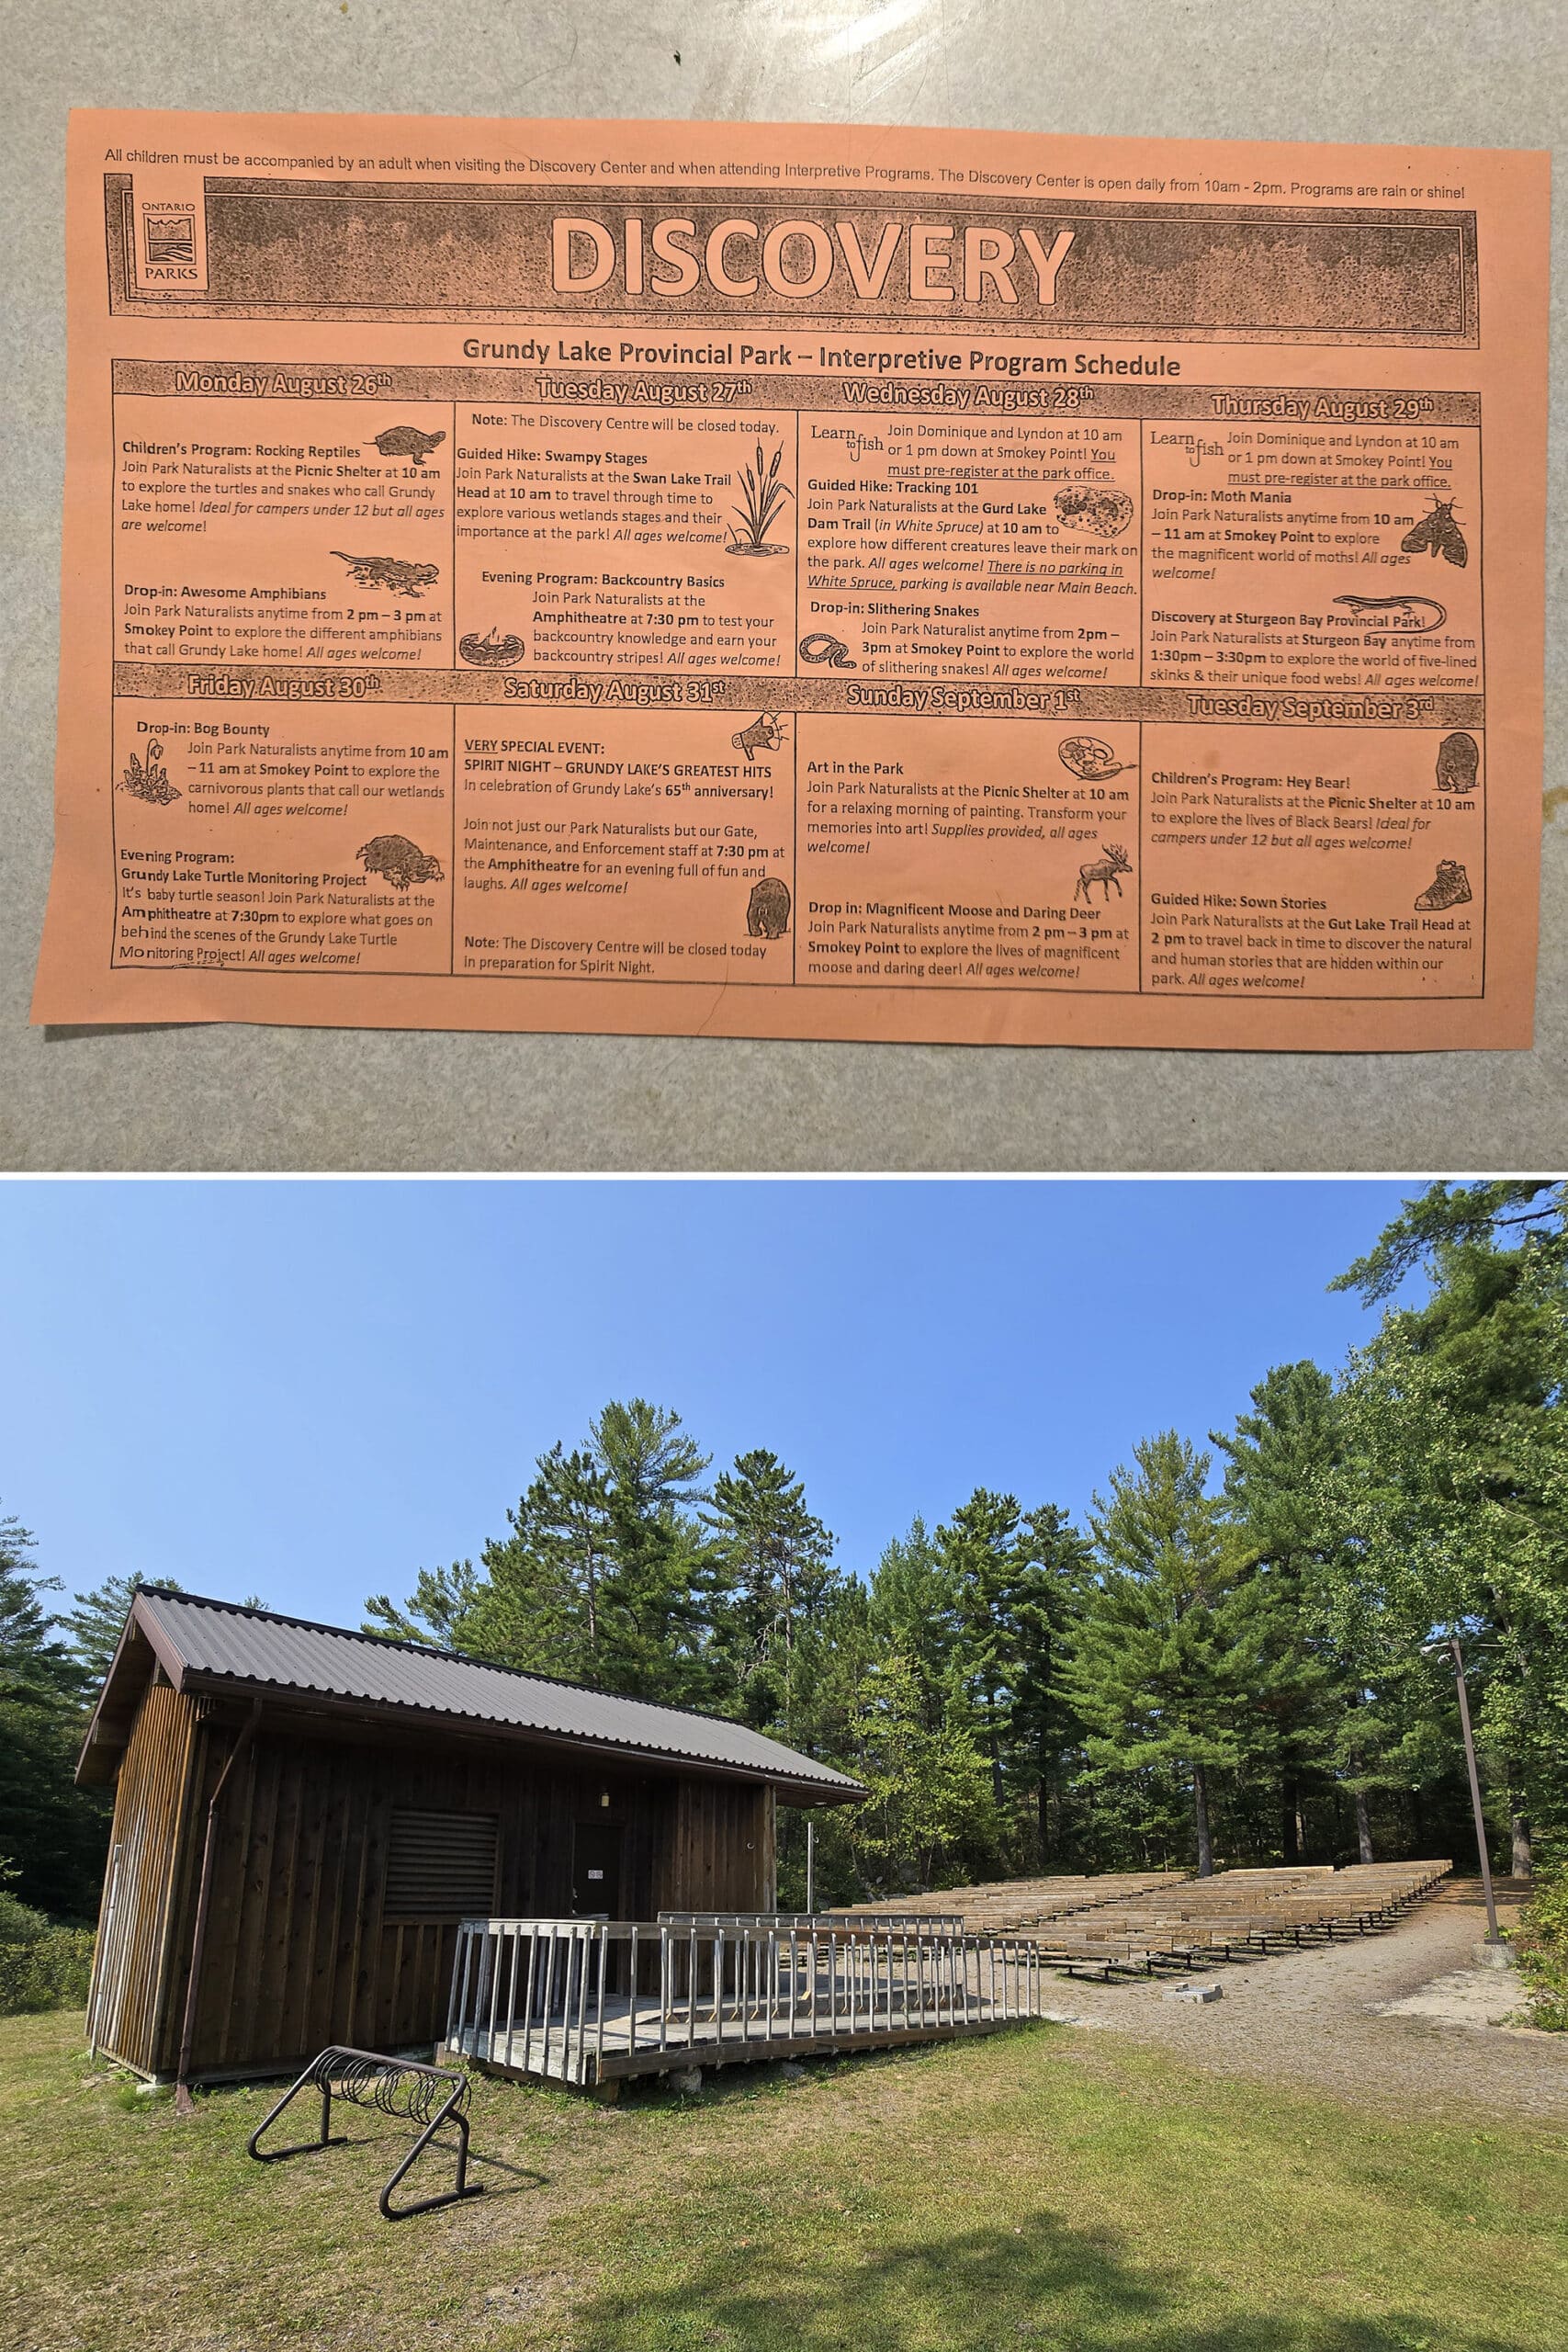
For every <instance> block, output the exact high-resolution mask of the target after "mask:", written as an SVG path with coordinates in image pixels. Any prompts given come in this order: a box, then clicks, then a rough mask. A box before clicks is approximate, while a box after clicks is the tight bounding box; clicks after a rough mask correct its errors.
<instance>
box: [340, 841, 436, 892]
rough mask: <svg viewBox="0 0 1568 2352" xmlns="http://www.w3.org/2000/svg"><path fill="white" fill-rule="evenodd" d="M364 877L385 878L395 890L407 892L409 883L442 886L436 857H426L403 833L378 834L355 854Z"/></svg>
mask: <svg viewBox="0 0 1568 2352" xmlns="http://www.w3.org/2000/svg"><path fill="white" fill-rule="evenodd" d="M355 854H356V855H357V857H358V859H359V862H360V864H361V865H363V866H364V868H365V871H366V873H367V874H380V875H384V876H386V878H387V880H388V881H389V883H390V884H391V886H392V888H393V889H394V890H406V889H407V888H408V887H409V884H410V883H411V882H444V881H445V880H446V876H445V874H443V872H442V870H441V860H440V859H439V858H438V857H426V855H425V854H424V852H423V850H422V849H420V848H419V847H418V846H417V845H416V844H415V843H414V842H411V841H410V840H409V839H408V837H407V835H406V834H403V833H378V834H377V836H376V838H375V840H374V841H373V842H366V843H365V845H364V847H363V848H362V849H360V850H358V851H356V853H355Z"/></svg>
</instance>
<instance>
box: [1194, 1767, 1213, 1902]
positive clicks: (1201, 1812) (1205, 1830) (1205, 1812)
mask: <svg viewBox="0 0 1568 2352" xmlns="http://www.w3.org/2000/svg"><path fill="white" fill-rule="evenodd" d="M1192 1818H1193V1821H1194V1823H1195V1824H1196V1826H1197V1830H1198V1875H1199V1877H1200V1878H1213V1875H1214V1848H1213V1839H1212V1838H1210V1836H1209V1783H1208V1781H1207V1780H1206V1779H1205V1777H1204V1773H1203V1767H1202V1766H1201V1764H1194V1765H1193V1767H1192Z"/></svg>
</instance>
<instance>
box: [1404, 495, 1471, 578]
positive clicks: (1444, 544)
mask: <svg viewBox="0 0 1568 2352" xmlns="http://www.w3.org/2000/svg"><path fill="white" fill-rule="evenodd" d="M1399 544H1400V546H1401V547H1402V548H1404V552H1405V554H1406V555H1429V556H1431V557H1433V558H1434V559H1436V558H1437V557H1438V556H1441V557H1442V558H1443V560H1444V561H1445V562H1446V563H1457V564H1458V565H1459V567H1460V569H1461V571H1462V570H1463V569H1464V567H1465V565H1466V564H1467V563H1468V562H1469V561H1470V549H1469V548H1467V547H1466V545H1465V543H1464V533H1463V532H1462V531H1461V529H1460V526H1459V525H1458V524H1457V523H1456V522H1455V521H1454V502H1453V500H1452V499H1451V498H1438V497H1437V496H1436V495H1435V494H1434V496H1433V499H1432V511H1431V513H1430V514H1429V515H1422V517H1421V520H1420V521H1419V522H1418V523H1417V524H1416V527H1415V529H1414V530H1411V531H1406V532H1405V534H1404V537H1403V538H1402V539H1401V540H1400V542H1399Z"/></svg>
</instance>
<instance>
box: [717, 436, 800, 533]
mask: <svg viewBox="0 0 1568 2352" xmlns="http://www.w3.org/2000/svg"><path fill="white" fill-rule="evenodd" d="M783 457H784V443H783V442H782V441H781V442H780V443H779V446H778V447H777V448H776V449H775V450H774V451H773V463H772V464H771V465H768V466H764V463H763V458H762V445H761V442H760V441H759V442H758V444H757V462H756V464H755V465H754V466H742V467H740V469H739V471H738V472H737V474H736V477H735V479H736V481H738V482H739V485H740V495H741V498H742V499H743V500H744V502H745V503H744V504H743V505H740V506H738V507H736V509H735V515H736V519H737V521H738V522H739V526H740V527H739V530H738V531H737V532H736V534H735V536H734V537H733V538H732V539H731V540H730V542H729V548H728V553H729V554H731V555H787V554H788V553H789V549H788V548H787V547H784V546H783V545H782V544H781V543H780V542H779V541H778V540H776V539H775V540H770V539H769V537H768V526H769V525H770V524H771V523H773V521H774V520H775V518H776V517H777V515H778V512H779V509H780V508H781V507H782V506H783V504H784V500H785V499H786V498H787V497H788V496H789V495H790V490H789V484H788V483H787V482H782V481H780V480H779V463H780V460H781V459H782V458H783Z"/></svg>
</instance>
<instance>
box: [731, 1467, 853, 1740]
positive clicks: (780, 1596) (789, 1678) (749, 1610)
mask: <svg viewBox="0 0 1568 2352" xmlns="http://www.w3.org/2000/svg"><path fill="white" fill-rule="evenodd" d="M705 1524H706V1526H707V1528H708V1529H709V1531H710V1533H711V1537H712V1541H711V1544H710V1546H709V1557H710V1561H711V1564H712V1568H713V1573H714V1576H715V1578H716V1584H717V1587H718V1589H719V1593H720V1596H721V1598H720V1599H719V1600H718V1603H717V1627H716V1641H717V1647H718V1651H719V1653H720V1655H721V1657H722V1658H723V1661H724V1667H725V1670H726V1673H727V1675H728V1677H730V1678H733V1682H734V1696H735V1702H736V1705H737V1708H738V1711H739V1713H740V1714H741V1715H743V1716H744V1718H745V1720H746V1721H747V1722H748V1723H750V1724H755V1725H756V1726H757V1728H758V1729H759V1730H766V1729H771V1728H776V1729H777V1730H778V1733H779V1736H780V1737H781V1738H783V1739H784V1740H785V1741H789V1740H792V1739H793V1737H794V1724H795V1649H796V1645H797V1642H798V1637H799V1632H800V1627H801V1625H802V1623H804V1622H805V1621H806V1620H807V1619H809V1618H810V1617H812V1616H814V1615H816V1614H817V1613H818V1611H820V1610H821V1609H822V1607H823V1605H824V1603H825V1601H826V1600H827V1597H828V1595H829V1592H830V1591H831V1589H832V1587H833V1584H834V1582H835V1577H834V1572H833V1568H832V1565H831V1562H832V1555H833V1538H832V1536H831V1535H829V1532H828V1530H827V1529H826V1528H825V1527H824V1526H823V1524H822V1521H820V1520H819V1519H818V1518H817V1517H816V1515H815V1514H814V1513H813V1512H812V1511H810V1510H808V1509H807V1502H806V1488H805V1486H804V1484H803V1483H802V1481H801V1480H800V1479H798V1478H796V1477H794V1476H792V1475H791V1474H790V1472H789V1471H788V1470H786V1469H785V1467H784V1464H783V1463H782V1462H781V1461H780V1460H779V1458H778V1456H777V1454H775V1453H768V1452H767V1451H765V1450H764V1449H761V1448H759V1449H758V1450H756V1451H754V1452H752V1453H741V1454H738V1455H737V1456H736V1460H735V1468H734V1471H733V1473H732V1472H730V1471H728V1470H727V1471H724V1472H723V1473H722V1474H721V1475H720V1476H718V1477H717V1478H716V1479H715V1480H714V1484H713V1493H712V1497H711V1499H710V1504H709V1509H708V1510H707V1512H706V1514H705Z"/></svg>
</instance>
